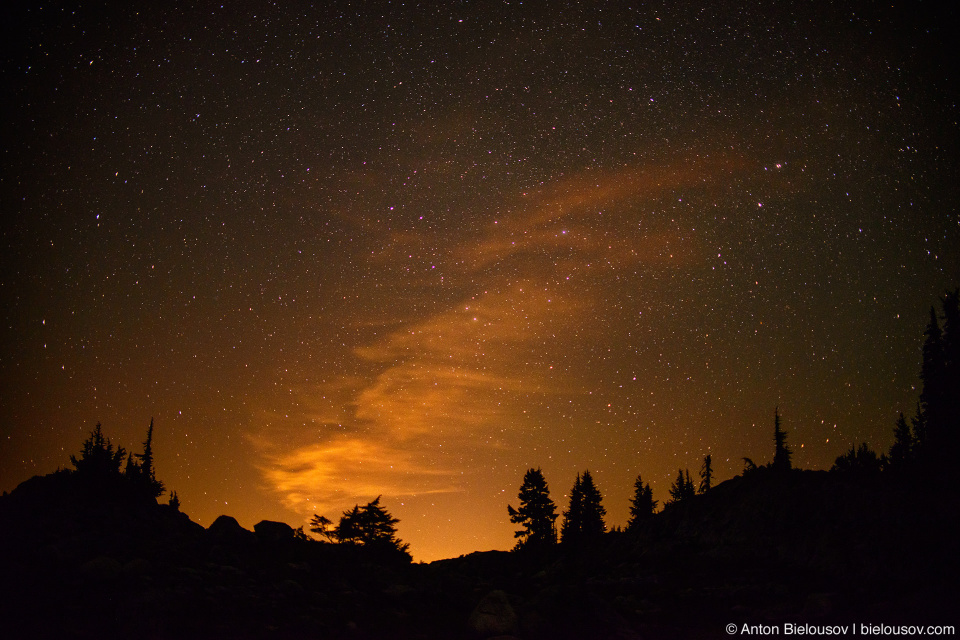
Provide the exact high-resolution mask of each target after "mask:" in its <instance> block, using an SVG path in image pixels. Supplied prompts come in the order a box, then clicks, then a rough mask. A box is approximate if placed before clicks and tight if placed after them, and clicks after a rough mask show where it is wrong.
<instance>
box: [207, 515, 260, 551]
mask: <svg viewBox="0 0 960 640" xmlns="http://www.w3.org/2000/svg"><path fill="white" fill-rule="evenodd" d="M207 534H209V535H210V536H211V537H212V538H213V539H214V540H216V541H217V542H219V543H221V544H226V545H236V544H250V543H252V542H255V540H256V538H255V537H254V534H253V532H252V531H250V530H249V529H244V528H243V527H241V526H240V523H239V522H237V519H236V518H234V517H233V516H220V517H219V518H217V519H216V520H214V521H213V524H211V525H210V526H209V527H207Z"/></svg>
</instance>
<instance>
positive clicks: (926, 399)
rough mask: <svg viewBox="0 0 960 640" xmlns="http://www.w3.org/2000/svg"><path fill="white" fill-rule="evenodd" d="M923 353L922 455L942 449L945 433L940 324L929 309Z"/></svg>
mask: <svg viewBox="0 0 960 640" xmlns="http://www.w3.org/2000/svg"><path fill="white" fill-rule="evenodd" d="M923 335H924V339H923V352H922V361H921V363H920V382H921V385H922V387H921V390H920V415H922V416H923V422H924V442H923V445H922V446H923V450H924V452H925V453H932V452H936V451H937V450H938V449H939V448H941V447H942V446H943V444H944V443H943V442H942V440H943V438H942V436H943V432H944V431H945V425H944V422H945V419H944V418H945V416H944V405H945V404H946V402H945V398H944V379H945V373H946V362H945V359H946V356H945V354H944V349H943V334H942V333H941V331H940V323H939V322H938V321H937V311H936V309H934V308H933V307H930V320H929V322H928V323H927V328H926V329H925V330H924V332H923Z"/></svg>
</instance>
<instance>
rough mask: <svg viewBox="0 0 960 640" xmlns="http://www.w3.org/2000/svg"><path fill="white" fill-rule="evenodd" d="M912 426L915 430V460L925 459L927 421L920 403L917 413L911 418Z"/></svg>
mask: <svg viewBox="0 0 960 640" xmlns="http://www.w3.org/2000/svg"><path fill="white" fill-rule="evenodd" d="M910 426H911V427H912V428H913V458H914V460H917V459H920V458H922V457H923V451H924V447H925V445H926V442H927V421H926V419H925V418H924V417H923V409H922V407H921V406H920V403H919V402H918V403H917V411H916V413H915V414H914V415H913V417H912V418H910Z"/></svg>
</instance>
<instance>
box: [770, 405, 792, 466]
mask: <svg viewBox="0 0 960 640" xmlns="http://www.w3.org/2000/svg"><path fill="white" fill-rule="evenodd" d="M773 442H774V450H773V468H774V469H778V470H780V471H789V470H790V468H791V467H792V463H791V462H790V456H791V455H793V452H792V451H791V450H790V446H789V445H787V432H786V431H784V430H783V429H781V428H780V408H779V407H777V408H775V409H774V410H773Z"/></svg>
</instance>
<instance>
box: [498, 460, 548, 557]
mask: <svg viewBox="0 0 960 640" xmlns="http://www.w3.org/2000/svg"><path fill="white" fill-rule="evenodd" d="M518 497H519V499H520V507H519V508H518V509H514V508H513V507H512V506H510V505H507V512H508V513H509V514H510V522H512V523H514V524H519V525H521V526H522V527H523V530H521V531H516V532H514V534H513V535H514V537H515V538H517V545H516V547H514V549H515V550H520V549H546V548H549V547H551V546H553V545H554V544H556V542H557V530H556V527H555V525H554V522H555V521H556V519H557V507H556V505H555V504H554V503H553V500H551V499H550V489H549V487H547V481H546V479H545V478H544V477H543V472H542V471H541V470H540V469H539V468H537V469H529V470H528V471H527V472H526V473H525V474H524V476H523V484H521V485H520V493H519V495H518Z"/></svg>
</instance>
